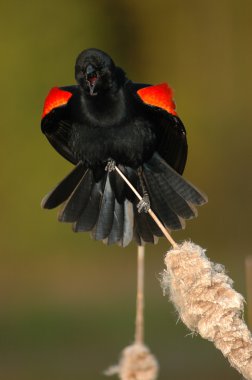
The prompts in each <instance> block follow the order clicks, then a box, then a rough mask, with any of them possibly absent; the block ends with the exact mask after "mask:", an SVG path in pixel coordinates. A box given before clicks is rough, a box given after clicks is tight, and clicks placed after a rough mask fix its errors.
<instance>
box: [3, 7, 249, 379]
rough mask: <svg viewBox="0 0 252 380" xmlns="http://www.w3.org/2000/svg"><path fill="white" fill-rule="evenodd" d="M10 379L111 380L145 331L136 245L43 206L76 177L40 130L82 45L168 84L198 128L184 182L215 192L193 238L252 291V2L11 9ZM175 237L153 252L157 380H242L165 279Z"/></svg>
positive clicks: (192, 128)
mask: <svg viewBox="0 0 252 380" xmlns="http://www.w3.org/2000/svg"><path fill="white" fill-rule="evenodd" d="M0 17H1V23H0V39H1V83H2V85H1V92H0V97H1V108H2V109H1V149H0V155H1V162H2V175H1V176H2V179H1V187H0V192H1V199H2V201H1V218H0V224H1V243H0V289H1V290H0V377H1V378H2V379H5V380H14V379H15V380H17V379H18V380H23V379H25V380H30V379H32V380H34V379H36V380H49V379H54V380H57V379H61V380H70V379H71V380H72V379H75V380H78V379H92V380H98V379H103V378H104V377H103V375H102V371H103V370H104V369H105V368H106V367H107V366H108V365H110V364H113V363H114V362H116V360H117V357H118V354H119V352H120V351H121V349H123V347H125V346H126V345H128V344H129V343H131V342H132V340H133V337H134V317H135V287H136V281H135V277H136V246H135V245H134V244H131V245H130V247H128V248H127V249H122V248H119V247H109V248H108V247H106V246H104V245H103V244H102V243H99V242H94V241H93V240H91V239H90V237H89V236H88V235H87V234H74V233H73V232H72V231H71V228H70V226H69V225H64V224H60V223H58V222H57V220H56V212H54V211H52V212H46V211H44V210H41V208H40V201H41V199H42V197H43V196H44V195H45V194H46V193H47V192H48V191H49V190H50V189H51V188H52V187H53V186H54V185H55V184H56V183H57V182H58V181H59V180H61V179H62V178H63V176H64V175H65V174H67V173H68V171H69V169H70V164H68V163H67V162H66V161H65V160H64V159H62V158H61V157H60V156H59V155H58V154H57V153H56V152H55V151H54V150H53V149H52V148H51V146H50V145H49V143H48V142H47V141H46V139H45V137H44V136H43V135H42V134H41V132H40V116H41V110H42V107H43V101H44V98H45V96H46V94H47V92H48V90H49V89H50V88H51V87H53V86H55V85H59V86H62V85H67V84H72V83H74V62H75V58H76V56H77V54H78V53H79V52H80V51H81V50H82V49H84V48H88V47H97V48H101V49H104V50H105V51H107V52H108V53H110V54H111V55H112V57H113V58H114V60H115V61H116V63H117V64H118V65H121V66H122V67H124V69H125V70H126V72H127V74H128V76H129V77H130V78H131V79H133V80H135V81H139V82H141V81H143V82H147V83H148V82H150V83H158V82H162V81H167V82H169V83H170V84H171V85H172V87H173V88H174V90H175V98H176V103H177V110H178V113H179V115H180V117H181V118H182V120H183V121H184V123H185V125H186V126H187V131H188V141H189V159H188V164H187V168H186V171H185V176H186V177H187V178H188V179H190V181H192V182H193V183H195V184H197V185H198V186H199V187H200V188H201V189H203V190H204V191H205V192H206V193H207V194H208V196H209V203H208V205H207V206H204V207H203V208H202V209H200V210H199V211H200V212H199V218H198V219H196V220H194V221H191V222H188V224H187V228H186V230H185V231H182V232H179V233H176V234H174V238H175V239H176V240H178V241H181V240H183V239H186V238H191V239H192V240H193V241H194V242H196V243H198V244H200V245H201V246H202V247H205V248H207V250H208V256H209V257H210V258H211V260H213V261H216V262H221V263H223V264H224V265H225V266H226V268H227V270H228V273H229V275H230V276H231V277H232V278H233V279H234V281H235V288H236V289H237V290H238V291H240V292H242V293H243V294H245V293H246V290H245V279H244V258H245V256H246V255H247V254H249V253H251V242H250V239H251V214H252V206H251V204H252V203H251V195H252V180H251V168H250V165H251V159H252V155H251V142H252V128H251V67H252V48H251V46H252V2H251V0H213V1H207V0H188V1H187V0H178V1H171V0H166V1H165V0H163V1H162V0H155V1H154V0H149V1H144V2H143V1H137V0H132V1H130V0H104V1H98V0H86V1H85V0H82V1H81V0H72V1H67V0H60V1H59V0H55V1H49V0H43V2H38V1H37V2H36V1H31V0H27V1H23V2H21V1H17V0H16V1H12V0H10V1H8V2H5V3H4V2H2V4H1V16H0ZM167 248H168V246H167V243H166V242H165V241H164V240H162V241H160V243H159V244H158V245H157V246H155V247H153V246H148V247H147V258H146V342H147V344H148V345H149V346H150V347H151V349H152V351H153V352H154V353H155V354H156V356H157V357H158V359H159V361H160V366H161V372H160V376H159V379H160V380H164V379H167V378H172V379H183V378H185V376H186V377H187V378H189V379H191V378H194V379H195V378H196V379H199V378H204V379H206V380H208V379H222V380H224V379H239V378H240V376H239V374H238V373H236V372H235V371H234V370H233V369H231V368H230V366H229V364H228V363H227V361H226V360H225V359H224V358H223V357H222V355H221V354H220V353H219V352H217V350H215V349H214V347H213V345H212V344H211V343H209V342H206V341H203V340H202V339H201V338H200V337H194V338H193V339H192V337H191V336H188V330H187V329H186V328H185V327H184V326H183V325H182V323H181V322H179V323H177V315H176V313H175V311H174V309H173V307H172V306H171V305H170V304H169V303H168V300H167V298H166V297H163V295H162V292H161V289H160V285H159V281H158V277H159V273H160V272H161V271H162V270H163V268H164V264H163V257H164V254H165V251H166V250H167Z"/></svg>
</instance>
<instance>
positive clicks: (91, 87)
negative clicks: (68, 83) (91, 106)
mask: <svg viewBox="0 0 252 380" xmlns="http://www.w3.org/2000/svg"><path fill="white" fill-rule="evenodd" d="M117 77H118V75H117V68H116V66H115V64H114V62H113V60H112V59H111V58H110V56H109V55H108V54H106V53H104V52H103V51H101V50H98V49H87V50H84V51H82V52H81V53H80V54H79V56H78V57H77V60H76V64H75V79H76V81H77V83H79V85H80V86H81V87H82V88H83V89H84V91H85V93H86V94H87V95H88V96H96V95H100V94H102V93H106V92H108V91H111V90H113V91H116V89H117V88H118V78H117Z"/></svg>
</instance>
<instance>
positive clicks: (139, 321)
mask: <svg viewBox="0 0 252 380" xmlns="http://www.w3.org/2000/svg"><path fill="white" fill-rule="evenodd" d="M144 253H145V247H144V246H143V245H139V246H138V248H137V299H136V332H135V343H137V344H143V343H144Z"/></svg>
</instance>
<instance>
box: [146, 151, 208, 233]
mask: <svg viewBox="0 0 252 380" xmlns="http://www.w3.org/2000/svg"><path fill="white" fill-rule="evenodd" d="M143 174H144V180H145V183H146V187H147V191H148V194H149V197H150V203H151V208H152V210H153V211H154V212H155V213H156V214H157V216H158V217H159V218H160V219H161V221H162V222H163V223H164V225H165V226H166V227H167V228H168V229H171V230H177V229H181V228H184V226H185V219H191V218H194V217H196V216H197V210H196V207H195V206H196V205H198V206H199V205H202V204H204V203H206V202H207V198H206V196H205V195H203V194H202V193H201V192H200V191H199V190H198V189H196V188H195V187H194V186H193V185H191V184H190V183H189V182H188V181H186V180H185V179H184V178H183V177H182V176H181V175H180V174H178V173H177V172H176V171H175V170H174V169H172V168H171V167H170V166H169V165H168V164H167V163H166V162H165V161H164V160H163V159H162V158H161V157H160V156H159V155H158V154H157V153H156V154H154V155H153V157H152V158H151V160H150V161H148V163H146V164H144V165H143Z"/></svg>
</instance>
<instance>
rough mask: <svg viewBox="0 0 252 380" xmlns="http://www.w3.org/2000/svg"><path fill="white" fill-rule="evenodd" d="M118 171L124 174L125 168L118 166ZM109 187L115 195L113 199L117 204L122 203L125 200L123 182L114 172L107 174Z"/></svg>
mask: <svg viewBox="0 0 252 380" xmlns="http://www.w3.org/2000/svg"><path fill="white" fill-rule="evenodd" d="M119 169H120V170H121V171H122V172H123V174H126V173H125V167H124V166H122V165H119ZM109 177H110V182H111V187H112V189H113V192H114V193H115V197H116V199H117V201H118V202H119V203H123V201H124V199H125V182H124V180H123V179H122V178H121V177H120V176H119V175H118V174H117V172H116V171H115V170H113V171H112V172H110V173H109Z"/></svg>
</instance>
